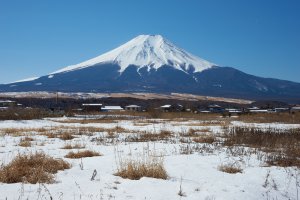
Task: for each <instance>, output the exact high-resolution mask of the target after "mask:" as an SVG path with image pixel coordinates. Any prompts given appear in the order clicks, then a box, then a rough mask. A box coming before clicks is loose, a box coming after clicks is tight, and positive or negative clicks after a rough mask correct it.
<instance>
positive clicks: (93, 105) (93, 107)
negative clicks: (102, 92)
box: [82, 103, 102, 112]
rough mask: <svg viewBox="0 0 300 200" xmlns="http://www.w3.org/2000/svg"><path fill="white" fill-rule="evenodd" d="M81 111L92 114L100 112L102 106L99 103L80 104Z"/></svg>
mask: <svg viewBox="0 0 300 200" xmlns="http://www.w3.org/2000/svg"><path fill="white" fill-rule="evenodd" d="M82 109H83V111H86V112H92V111H101V109H102V104H100V103H84V104H82Z"/></svg>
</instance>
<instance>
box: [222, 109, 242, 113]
mask: <svg viewBox="0 0 300 200" xmlns="http://www.w3.org/2000/svg"><path fill="white" fill-rule="evenodd" d="M225 111H226V112H228V113H242V110H240V109H235V108H226V109H225Z"/></svg>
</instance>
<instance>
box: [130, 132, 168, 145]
mask: <svg viewBox="0 0 300 200" xmlns="http://www.w3.org/2000/svg"><path fill="white" fill-rule="evenodd" d="M172 136H173V133H172V132H171V131H167V130H162V131H161V132H160V133H147V132H140V133H138V135H137V136H136V137H129V138H127V139H126V140H127V141H128V142H148V141H152V142H153V141H160V140H167V139H169V138H170V137H172Z"/></svg>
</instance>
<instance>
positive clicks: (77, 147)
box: [62, 143, 85, 149]
mask: <svg viewBox="0 0 300 200" xmlns="http://www.w3.org/2000/svg"><path fill="white" fill-rule="evenodd" d="M84 148H85V145H84V144H79V143H76V144H65V145H64V146H63V147H62V149H84Z"/></svg>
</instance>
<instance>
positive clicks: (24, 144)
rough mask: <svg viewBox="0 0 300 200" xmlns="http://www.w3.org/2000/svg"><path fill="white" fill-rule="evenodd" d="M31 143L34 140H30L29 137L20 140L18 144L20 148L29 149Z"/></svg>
mask: <svg viewBox="0 0 300 200" xmlns="http://www.w3.org/2000/svg"><path fill="white" fill-rule="evenodd" d="M32 141H34V139H33V138H31V137H24V138H21V140H20V142H19V146H21V147H31V142H32Z"/></svg>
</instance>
